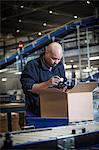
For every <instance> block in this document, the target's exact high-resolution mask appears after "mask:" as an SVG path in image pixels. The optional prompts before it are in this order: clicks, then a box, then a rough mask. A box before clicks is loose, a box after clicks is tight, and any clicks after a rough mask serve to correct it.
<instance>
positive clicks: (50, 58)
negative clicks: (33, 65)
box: [45, 51, 62, 67]
mask: <svg viewBox="0 0 99 150" xmlns="http://www.w3.org/2000/svg"><path fill="white" fill-rule="evenodd" d="M45 58H46V59H45V60H46V63H47V64H48V65H49V66H50V67H54V66H56V65H57V64H58V63H59V62H60V61H61V59H62V54H61V53H60V51H59V52H58V51H57V52H54V53H51V52H48V53H46V57H45Z"/></svg>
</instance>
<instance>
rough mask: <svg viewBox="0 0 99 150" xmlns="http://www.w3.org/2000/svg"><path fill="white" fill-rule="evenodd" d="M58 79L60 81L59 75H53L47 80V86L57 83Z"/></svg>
mask: <svg viewBox="0 0 99 150" xmlns="http://www.w3.org/2000/svg"><path fill="white" fill-rule="evenodd" d="M60 81H61V78H60V77H59V76H53V77H52V78H51V79H49V80H48V81H47V82H48V83H49V87H53V86H54V85H58V83H59V82H60Z"/></svg>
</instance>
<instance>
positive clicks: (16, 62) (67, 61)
mask: <svg viewBox="0 0 99 150" xmlns="http://www.w3.org/2000/svg"><path fill="white" fill-rule="evenodd" d="M0 11H1V14H0V21H1V24H0V135H1V134H2V133H3V134H4V133H7V132H8V131H10V132H11V131H16V132H17V131H19V132H20V133H21V132H22V134H23V129H24V130H26V129H27V128H29V129H31V128H36V126H37V128H42V125H41V126H40V125H39V124H45V125H44V127H53V126H59V128H60V126H62V125H65V124H66V126H68V125H67V122H64V123H63V121H64V119H63V117H62V120H58V121H56V118H55V117H54V119H55V120H53V119H52V120H53V121H52V123H51V120H49V119H48V120H49V123H48V124H47V123H46V121H45V120H44V118H43V117H42V118H39V119H41V120H40V121H38V118H36V119H35V118H34V120H35V121H33V118H32V119H30V118H29V121H30V120H31V121H30V122H29V123H28V124H26V122H25V95H24V92H23V89H22V85H21V83H20V76H21V74H22V71H23V69H24V67H25V65H26V64H27V62H28V61H30V60H32V59H35V58H37V57H39V55H40V54H41V53H42V52H44V51H45V50H46V48H47V46H48V44H50V43H51V42H59V43H60V44H61V45H62V48H63V59H62V61H63V64H64V68H65V70H66V77H67V80H68V84H71V83H72V82H74V81H75V87H76V85H77V86H78V91H76V92H74V93H76V94H75V96H74V97H75V98H74V97H73V98H72V99H76V97H77V94H78V92H79V93H80V94H81V95H82V93H83V94H84V93H85V95H86V92H89V93H91V94H92V95H91V96H92V103H91V102H89V101H87V98H86V101H85V103H86V104H85V105H86V108H87V107H88V108H89V107H92V110H93V111H91V112H90V113H89V112H88V113H89V114H86V116H87V115H88V118H87V117H86V118H87V120H86V121H85V120H84V119H82V121H80V122H78V120H77V121H76V120H75V122H76V123H77V125H78V126H77V132H78V130H79V125H82V123H83V122H87V123H88V125H89V126H90V124H91V126H94V125H95V127H94V128H95V129H94V130H95V133H93V136H92V135H91V136H89V138H93V139H95V140H96V137H99V124H98V122H99V6H98V1H95V0H93V1H90V0H87V1H79V0H77V1H75V0H71V1H65V0H62V1H61V0H57V1H56V0H55V1H54V0H53V1H50V0H49V1H43V0H41V1H36V0H33V1H28V0H22V1H21V0H17V1H16V0H13V1H8V0H1V1H0ZM79 83H81V85H80V86H79ZM82 83H83V84H85V85H84V86H83V84H82ZM82 87H83V88H84V89H83V90H82ZM74 93H73V94H74ZM66 94H67V93H66ZM85 95H83V96H82V97H83V98H84V97H85ZM78 96H79V95H78ZM56 97H57V96H56ZM82 97H80V99H82ZM54 98H55V97H54ZM54 98H53V97H52V99H54ZM57 99H58V98H57ZM57 102H58V101H57ZM57 102H56V103H57ZM15 103H18V106H15V107H14V104H15ZM68 103H69V102H68ZM10 104H11V105H10ZM59 104H60V103H59ZM3 105H4V107H3ZM6 105H8V106H6ZM60 105H61V104H60ZM70 105H71V103H70ZM79 105H80V103H79V100H78V97H77V100H76V101H75V105H74V106H75V107H76V106H77V107H80V106H79ZM62 106H63V105H62ZM63 108H64V107H63ZM68 109H69V108H68ZM81 110H82V108H81ZM61 111H62V110H61ZM83 113H84V110H83ZM70 114H71V115H72V112H70ZM51 117H52V116H50V118H51ZM81 117H82V115H81ZM90 118H92V120H91V119H90ZM8 119H9V120H10V121H8ZM59 119H60V117H59ZM48 120H47V121H48ZM69 120H70V119H69ZM71 120H72V119H71ZM65 121H66V120H65ZM34 122H35V123H34ZM55 122H56V124H55ZM75 122H73V123H72V124H75ZM62 123H63V124H62ZM69 123H71V122H69ZM69 123H68V124H69ZM87 123H85V124H87ZM34 124H35V125H34ZM52 125H53V126H52ZM83 126H84V125H83ZM44 127H43V128H44ZM97 128H98V129H97ZM66 129H67V127H66ZM73 129H74V128H73ZM85 129H86V130H87V127H86V128H85ZM33 130H34V129H33ZM35 130H36V129H35ZM67 130H68V129H67ZM75 130H76V127H75ZM90 130H91V129H90ZM96 131H97V132H96ZM29 132H30V131H29ZM37 132H39V129H38V131H37ZM72 132H75V131H74V130H73V131H72ZM92 132H94V131H92ZM27 133H28V130H26V134H27ZM60 133H61V131H60ZM84 133H85V131H84ZM86 133H87V132H86ZM90 133H91V131H90ZM44 134H46V133H44ZM48 134H49V133H48ZM52 134H53V133H52ZM68 134H70V133H68ZM77 134H78V133H77ZM23 136H24V135H23ZM53 136H54V135H53ZM58 136H59V138H58V139H59V140H58V145H60V146H59V147H58V149H59V150H60V149H64V150H65V149H67V150H68V149H70V148H72V145H73V143H72V142H71V143H72V144H70V141H69V140H70V139H68V138H67V139H65V140H63V137H64V136H65V135H63V137H62V140H63V141H61V138H60V135H58ZM54 137H55V136H54ZM54 137H53V138H54ZM15 138H16V137H15ZM72 138H74V139H75V138H76V134H75V136H74V137H72ZM83 138H84V137H83ZM78 139H80V138H78V137H77V140H78ZM85 139H86V136H85ZM14 140H15V139H13V141H14ZM25 140H26V139H25ZM38 140H41V141H42V139H38ZM44 140H45V139H44ZM95 140H94V141H95ZM1 141H2V138H1V137H0V142H1ZM16 141H17V140H16ZM27 141H28V140H27ZM45 141H46V140H45ZM47 141H48V139H47ZM64 141H65V142H64ZM78 141H82V139H80V140H78ZM14 142H15V141H14ZM50 142H51V141H50V140H49V142H48V143H47V144H45V143H46V142H44V141H43V145H42V144H41V143H39V144H36V146H37V147H36V146H35V144H31V145H32V146H30V145H29V146H30V147H29V148H31V149H32V148H33V149H40V147H42V148H41V149H46V150H48V149H56V147H55V145H56V143H54V142H56V137H55V140H53V143H52V144H53V147H50ZM88 142H89V141H87V143H88ZM15 143H17V142H15ZM19 143H21V142H19ZM32 143H33V141H32ZM34 143H36V142H35V140H34ZM63 143H65V144H63ZM78 143H79V142H78ZM78 143H77V144H78ZM3 144H4V143H3ZM22 144H23V143H22ZM22 144H19V147H17V144H15V145H14V146H15V147H13V149H14V148H20V146H23V145H24V144H23V145H22ZM84 144H85V143H84ZM84 144H82V145H80V146H81V147H84ZM26 145H27V149H28V144H26ZM39 145H40V146H39ZM74 145H75V144H74ZM78 145H79V144H78ZM85 145H86V147H88V146H89V147H88V148H89V149H90V145H91V143H90V142H89V145H87V144H85ZM94 145H98V146H96V147H94V146H93V145H92V146H93V147H91V148H92V149H94V148H99V142H97V141H96V143H94ZM11 146H12V145H11ZM45 147H46V148H45ZM24 148H25V147H24V146H23V149H24ZM73 148H74V147H73ZM73 148H72V149H73ZM77 148H79V147H77ZM0 149H2V148H1V147H0ZM75 149H76V148H75Z"/></svg>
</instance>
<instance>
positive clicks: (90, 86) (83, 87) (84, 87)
mask: <svg viewBox="0 0 99 150" xmlns="http://www.w3.org/2000/svg"><path fill="white" fill-rule="evenodd" d="M98 84H99V82H89V83H85V82H83V83H79V84H77V85H76V86H75V87H73V88H72V89H70V90H68V93H78V92H92V91H93V90H94V89H95V88H96V87H97V86H98Z"/></svg>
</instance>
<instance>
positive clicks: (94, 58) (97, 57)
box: [89, 56, 99, 60]
mask: <svg viewBox="0 0 99 150" xmlns="http://www.w3.org/2000/svg"><path fill="white" fill-rule="evenodd" d="M98 59H99V56H95V57H90V58H89V60H98Z"/></svg>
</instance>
